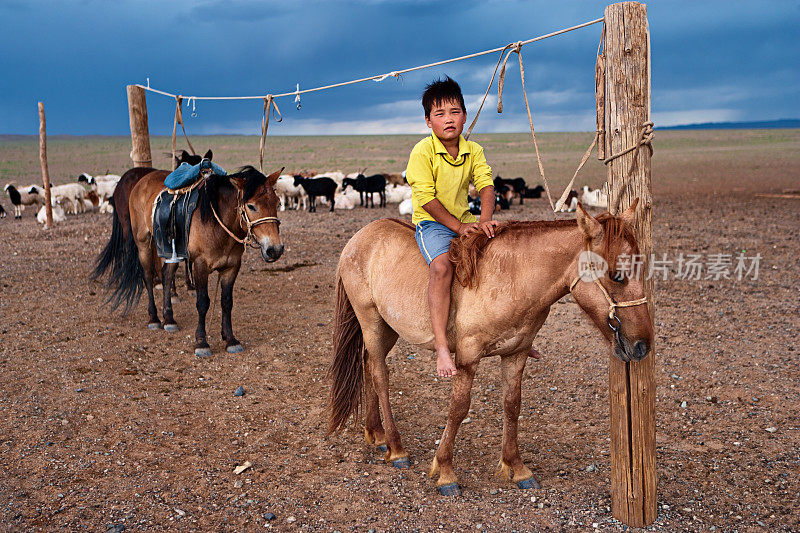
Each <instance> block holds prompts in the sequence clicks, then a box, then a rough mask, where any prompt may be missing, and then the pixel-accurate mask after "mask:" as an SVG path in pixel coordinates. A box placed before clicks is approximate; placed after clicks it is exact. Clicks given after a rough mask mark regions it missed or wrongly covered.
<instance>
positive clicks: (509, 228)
mask: <svg viewBox="0 0 800 533" xmlns="http://www.w3.org/2000/svg"><path fill="white" fill-rule="evenodd" d="M595 218H596V219H597V221H598V222H600V224H601V225H602V226H603V231H604V233H605V237H606V238H605V239H604V243H603V257H604V258H605V260H606V261H607V262H608V268H609V272H614V271H615V269H616V264H617V256H618V255H619V252H620V249H621V248H622V243H623V242H624V241H627V242H628V243H630V244H631V246H632V247H633V253H634V254H638V253H639V248H638V246H637V244H636V239H635V238H634V235H633V232H632V231H631V229H630V228H629V227H628V226H626V225H625V224H623V223H622V221H620V219H619V218H618V217H615V216H613V215H611V214H610V213H608V212H605V213H601V214H599V215H598V216H597V217H595ZM577 223H578V222H577V220H575V219H572V220H526V221H522V220H511V221H508V222H504V223H502V224H500V225H499V226H497V228H496V230H495V236H494V238H493V239H489V237H487V236H486V234H485V233H483V232H474V233H470V234H468V235H462V236H461V237H456V238H455V239H453V241H452V243H451V244H450V262H451V263H452V264H453V267H454V269H455V277H456V279H457V280H458V282H459V283H460V284H461V285H462V286H464V287H467V288H472V287H475V286H477V280H478V266H479V263H480V260H481V258H482V257H483V252H484V250H485V248H486V246H487V245H488V244H489V243H490V242H492V243H495V242H502V241H504V240H506V239H507V238H508V237H509V236H511V235H518V234H520V233H534V232H540V231H544V230H548V229H551V228H563V227H570V226H577Z"/></svg>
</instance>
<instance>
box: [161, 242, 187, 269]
mask: <svg viewBox="0 0 800 533" xmlns="http://www.w3.org/2000/svg"><path fill="white" fill-rule="evenodd" d="M181 261H183V259H181V258H180V257H178V254H177V253H176V252H175V239H172V257H170V258H169V259H165V260H164V262H165V263H167V264H173V263H180V262H181Z"/></svg>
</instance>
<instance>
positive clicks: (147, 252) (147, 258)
mask: <svg viewBox="0 0 800 533" xmlns="http://www.w3.org/2000/svg"><path fill="white" fill-rule="evenodd" d="M136 241H137V242H136V246H137V247H138V248H139V262H140V263H141V264H142V270H144V286H145V288H146V289H147V314H148V315H150V321H149V322H148V323H147V328H148V329H161V321H160V320H159V319H158V311H157V310H156V299H155V297H154V296H153V277H154V276H153V247H152V246H151V245H150V236H149V234H148V235H147V236H146V238H141V239H139V238H137V239H136Z"/></svg>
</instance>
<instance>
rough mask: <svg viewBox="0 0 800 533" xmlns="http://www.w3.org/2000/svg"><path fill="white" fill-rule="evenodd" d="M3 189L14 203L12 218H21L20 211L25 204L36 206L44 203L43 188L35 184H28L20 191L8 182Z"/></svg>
mask: <svg viewBox="0 0 800 533" xmlns="http://www.w3.org/2000/svg"><path fill="white" fill-rule="evenodd" d="M3 190H4V191H5V192H6V194H8V197H9V199H10V200H11V203H12V204H13V205H14V218H17V219H20V218H22V211H23V210H24V209H25V206H26V205H35V206H36V207H37V208H38V207H39V206H40V205H44V190H43V189H42V188H41V187H38V186H36V185H29V186H27V187H25V188H23V189H22V190H21V191H20V190H18V189H17V188H16V187H14V186H13V185H12V184H10V183H8V184H6V186H5V187H4V188H3Z"/></svg>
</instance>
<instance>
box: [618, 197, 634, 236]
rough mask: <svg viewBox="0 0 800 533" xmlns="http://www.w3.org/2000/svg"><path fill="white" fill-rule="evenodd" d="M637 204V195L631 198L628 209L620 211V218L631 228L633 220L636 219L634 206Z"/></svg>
mask: <svg viewBox="0 0 800 533" xmlns="http://www.w3.org/2000/svg"><path fill="white" fill-rule="evenodd" d="M637 205H639V197H638V196H637V197H636V198H634V199H633V202H632V203H631V206H630V207H629V208H628V209H626V210H625V212H624V213H622V214H621V215H620V216H619V218H620V220H622V221H623V222H624V223H625V224H627V225H628V227H631V228H632V227H633V222H634V221H635V220H636V206H637Z"/></svg>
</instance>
